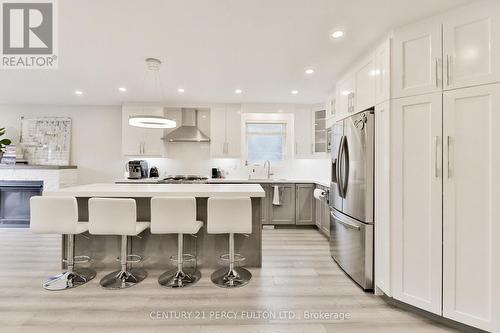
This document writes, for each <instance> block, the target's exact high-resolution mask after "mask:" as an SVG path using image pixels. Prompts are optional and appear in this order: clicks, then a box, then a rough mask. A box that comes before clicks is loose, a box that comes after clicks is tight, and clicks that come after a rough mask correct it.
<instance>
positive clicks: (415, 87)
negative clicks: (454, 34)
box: [391, 18, 442, 98]
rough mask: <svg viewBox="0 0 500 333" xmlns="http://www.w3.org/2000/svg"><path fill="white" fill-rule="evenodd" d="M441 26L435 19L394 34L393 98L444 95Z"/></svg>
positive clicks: (410, 26)
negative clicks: (442, 92)
mask: <svg viewBox="0 0 500 333" xmlns="http://www.w3.org/2000/svg"><path fill="white" fill-rule="evenodd" d="M441 40H442V38H441V22H440V19H439V18H432V19H429V20H426V21H421V22H419V23H417V24H412V25H409V26H406V27H403V28H401V29H398V30H396V31H395V33H394V38H393V44H392V52H393V58H392V59H393V69H392V72H391V75H392V89H393V91H392V93H393V97H395V98H399V97H405V96H414V95H420V94H427V93H432V92H437V91H441V89H442V82H441V81H442V80H441V78H442V77H441V73H442V66H441V65H442V62H441V59H442V44H441Z"/></svg>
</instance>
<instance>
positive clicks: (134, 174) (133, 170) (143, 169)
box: [128, 160, 148, 179]
mask: <svg viewBox="0 0 500 333" xmlns="http://www.w3.org/2000/svg"><path fill="white" fill-rule="evenodd" d="M141 178H148V162H146V161H143V160H133V161H129V162H128V179H141Z"/></svg>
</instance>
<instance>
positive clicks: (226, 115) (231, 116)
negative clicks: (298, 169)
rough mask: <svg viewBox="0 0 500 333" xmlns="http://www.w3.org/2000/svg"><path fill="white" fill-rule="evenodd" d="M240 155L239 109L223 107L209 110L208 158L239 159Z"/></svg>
mask: <svg viewBox="0 0 500 333" xmlns="http://www.w3.org/2000/svg"><path fill="white" fill-rule="evenodd" d="M240 155H241V108H240V107H239V105H224V106H221V107H212V108H211V109H210V156H211V157H224V158H239V157H240Z"/></svg>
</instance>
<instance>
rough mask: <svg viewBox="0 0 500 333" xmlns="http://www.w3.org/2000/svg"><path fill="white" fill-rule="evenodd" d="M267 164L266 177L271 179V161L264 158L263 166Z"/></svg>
mask: <svg viewBox="0 0 500 333" xmlns="http://www.w3.org/2000/svg"><path fill="white" fill-rule="evenodd" d="M266 164H267V179H271V176H273V175H274V173H272V172H271V161H269V160H266V161H265V162H264V168H265V167H266Z"/></svg>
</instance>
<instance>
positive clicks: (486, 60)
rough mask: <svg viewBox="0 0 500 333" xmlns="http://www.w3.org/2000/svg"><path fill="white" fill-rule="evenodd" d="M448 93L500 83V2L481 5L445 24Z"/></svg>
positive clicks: (458, 11)
mask: <svg viewBox="0 0 500 333" xmlns="http://www.w3.org/2000/svg"><path fill="white" fill-rule="evenodd" d="M443 46H444V50H443V54H444V58H443V60H444V67H445V75H444V76H445V79H444V81H445V83H444V87H445V89H455V88H463V87H468V86H473V85H480V84H488V83H493V82H500V2H498V1H481V2H478V3H474V4H471V5H468V6H464V7H460V8H458V9H456V10H454V11H451V12H449V13H447V14H446V15H445V16H444V20H443Z"/></svg>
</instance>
